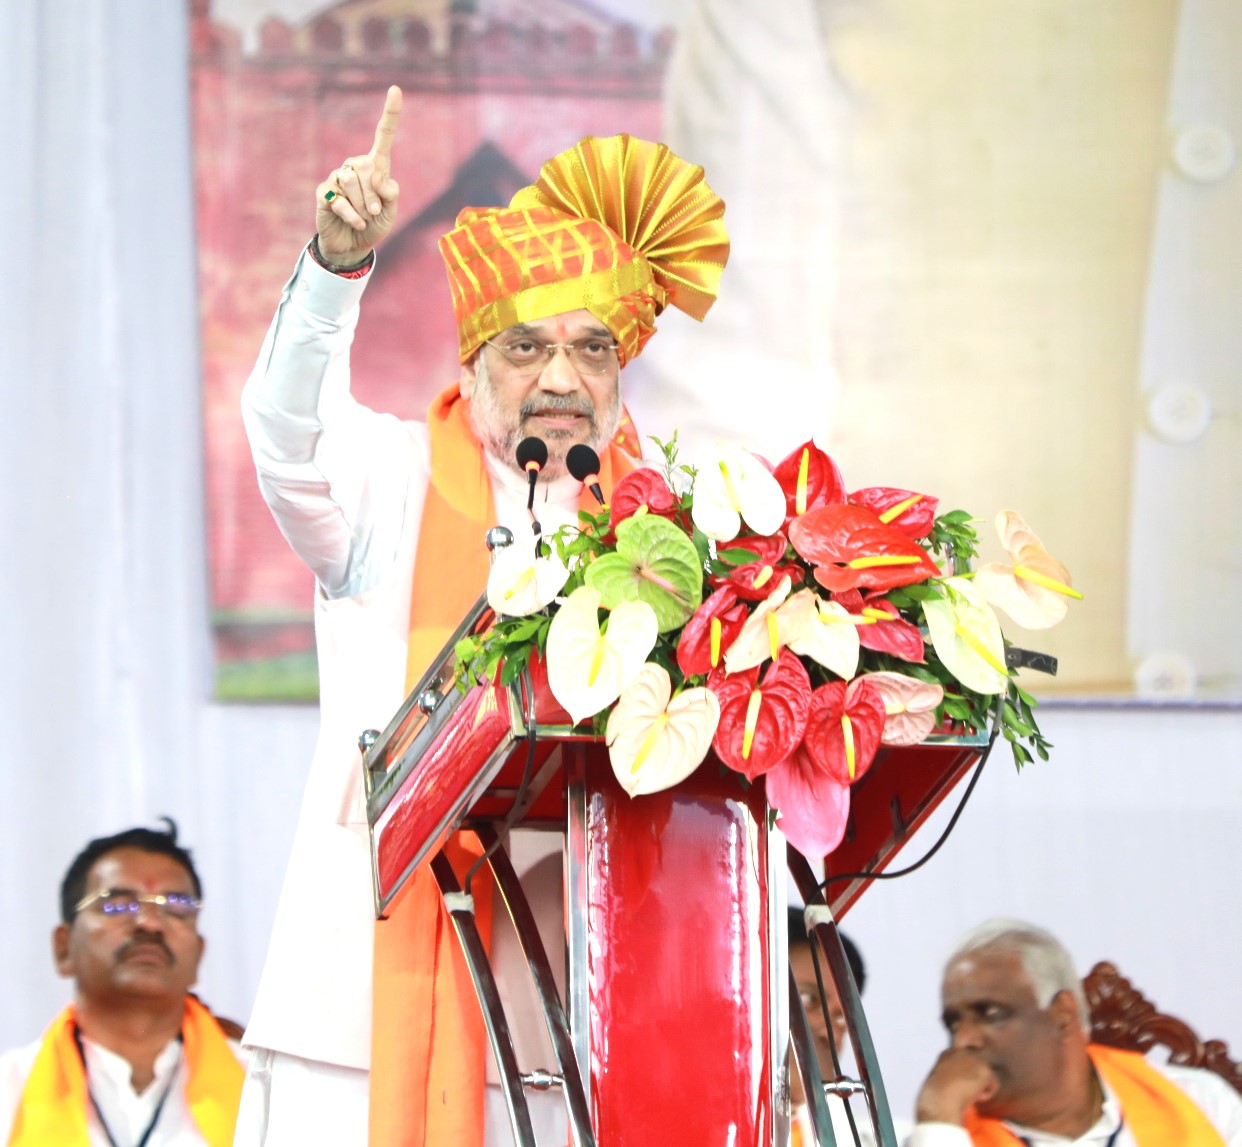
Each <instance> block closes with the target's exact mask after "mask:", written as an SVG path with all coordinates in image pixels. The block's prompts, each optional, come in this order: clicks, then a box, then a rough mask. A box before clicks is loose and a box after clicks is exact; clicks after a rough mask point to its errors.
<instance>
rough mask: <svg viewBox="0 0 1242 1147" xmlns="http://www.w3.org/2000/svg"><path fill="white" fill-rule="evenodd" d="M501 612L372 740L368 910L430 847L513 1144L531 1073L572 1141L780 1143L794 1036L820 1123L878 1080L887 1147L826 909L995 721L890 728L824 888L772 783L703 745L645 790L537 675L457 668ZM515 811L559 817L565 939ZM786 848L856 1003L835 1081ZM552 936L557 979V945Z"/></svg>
mask: <svg viewBox="0 0 1242 1147" xmlns="http://www.w3.org/2000/svg"><path fill="white" fill-rule="evenodd" d="M491 620H492V615H491V612H490V610H489V609H488V607H487V605H486V602H485V601H484V600H483V599H480V601H479V602H478V603H477V604H476V606H475V607H474V609H472V610H471V612H470V613H469V614H468V615H467V617H466V618H465V619H464V620H463V622H462V624H461V626H460V627H459V629H458V631H457V632H456V633H455V634H454V635H453V636H452V638H450V640H449V642H448V643H447V644H446V646H445V648H444V650H443V651H442V653H441V655H440V657H439V658H438V659H437V661H436V663H435V664H433V665H432V666H431V667H430V668H429V669H428V671H427V672H426V674H424V676H423V678H422V680H421V681H420V682H419V684H418V686H417V688H416V689H415V690H414V691H413V692H412V693H411V694H410V696H409V697H408V698H407V700H406V701H405V703H404V704H403V705H402V707H401V708H400V710H398V712H397V713H396V715H395V716H394V717H393V719H392V721H391V722H390V724H389V726H388V728H387V729H385V730H384V731H383V732H382V733H375V732H370V733H367V734H364V735H363V738H362V739H361V744H362V747H363V750H364V758H363V767H364V770H365V777H366V793H367V815H368V821H369V823H370V829H371V856H372V869H373V876H374V883H375V907H376V913H377V915H378V916H379V917H380V918H383V916H384V914H385V911H386V909H387V908H388V906H389V905H390V904H391V903H392V901H393V899H394V898H395V897H396V896H397V895H398V893H399V892H400V890H401V888H402V887H403V885H404V884H405V882H406V881H407V880H408V879H409V877H410V876H411V875H412V874H413V872H414V871H415V870H416V869H417V868H418V867H419V866H420V865H422V864H430V866H431V870H432V872H433V874H434V876H435V878H436V880H437V881H438V883H439V886H440V889H441V892H442V893H443V895H444V898H445V903H446V907H447V908H448V910H449V913H450V916H451V918H452V921H453V924H454V926H455V929H456V931H457V933H458V936H459V939H460V940H461V943H462V945H463V951H464V952H465V955H466V958H467V962H468V965H469V967H470V971H471V975H472V977H473V979H474V984H475V987H476V990H477V993H478V996H479V1000H480V1004H481V1006H482V1009H483V1013H484V1018H485V1021H486V1025H487V1030H488V1035H489V1039H490V1042H491V1046H492V1051H493V1055H494V1056H495V1060H496V1064H497V1068H498V1073H499V1075H500V1078H501V1084H502V1087H503V1089H504V1093H505V1099H506V1104H507V1106H508V1110H509V1115H510V1120H511V1123H512V1126H513V1132H514V1137H515V1140H516V1142H517V1143H518V1144H520V1145H521V1147H536V1141H535V1137H534V1133H533V1130H532V1124H531V1119H530V1115H529V1111H528V1106H527V1099H526V1092H527V1090H528V1089H531V1088H548V1087H556V1088H559V1089H560V1091H561V1093H562V1096H563V1098H564V1102H565V1111H566V1119H567V1124H568V1128H569V1132H570V1136H571V1140H572V1142H573V1143H574V1144H575V1145H576V1147H594V1145H596V1144H598V1145H599V1147H650V1144H652V1143H658V1142H664V1141H666V1140H668V1139H669V1138H670V1137H672V1136H674V1135H675V1138H676V1140H677V1142H679V1143H683V1144H688V1145H696V1147H697V1145H699V1144H702V1145H703V1147H719V1145H720V1144H725V1143H733V1144H738V1145H739V1147H761V1145H762V1147H784V1145H785V1144H788V1142H789V1136H790V1103H789V1069H790V1064H789V1057H790V1052H791V1047H792V1049H793V1050H794V1053H795V1055H796V1058H797V1063H798V1067H799V1070H800V1071H801V1073H802V1078H803V1084H804V1091H805V1094H806V1095H808V1096H810V1097H812V1098H811V1102H810V1108H811V1116H812V1121H813V1124H814V1127H815V1133H816V1136H817V1138H818V1140H819V1142H820V1143H821V1144H835V1143H836V1139H835V1137H834V1133H833V1129H832V1121H831V1118H830V1113H829V1110H828V1099H827V1096H829V1095H837V1096H841V1097H842V1098H843V1099H845V1100H846V1101H848V1100H849V1099H850V1098H851V1097H860V1098H862V1099H864V1100H865V1106H864V1107H863V1109H862V1111H861V1114H863V1115H865V1116H866V1119H867V1121H868V1123H869V1124H870V1126H871V1128H872V1130H873V1134H874V1137H875V1141H876V1142H877V1143H880V1144H882V1145H884V1147H895V1139H894V1135H893V1130H892V1122H891V1119H890V1117H889V1113H888V1105H887V1100H886V1098H885V1094H884V1088H883V1083H882V1080H881V1075H880V1071H879V1066H878V1063H877V1062H876V1057H875V1052H874V1048H873V1045H872V1042H871V1037H870V1033H869V1031H868V1029H867V1023H866V1017H865V1015H864V1013H863V1010H862V1006H861V1004H860V1002H859V998H858V991H857V987H856V986H855V984H854V982H853V978H852V976H851V975H850V971H849V967H848V964H847V962H846V959H845V953H844V949H843V948H842V946H841V942H840V939H839V936H838V934H837V930H836V924H835V920H834V918H833V914H834V913H835V914H836V915H838V916H839V915H840V914H842V913H843V912H844V911H846V910H847V909H848V907H849V906H850V905H851V904H853V903H854V902H855V900H857V898H858V896H860V895H861V894H862V892H863V891H865V889H866V887H867V886H868V885H869V884H870V882H871V879H872V878H873V876H874V874H876V873H879V872H880V871H881V870H882V869H883V868H884V867H885V866H886V865H887V864H888V863H889V862H890V861H891V860H892V858H893V857H894V856H895V855H896V854H897V852H898V851H899V850H900V848H901V847H902V845H903V844H904V843H905V841H906V840H908V838H909V836H910V834H911V833H912V832H913V831H914V830H915V829H917V827H918V826H919V825H920V824H921V823H922V822H923V821H924V820H925V819H926V818H927V816H928V815H930V813H931V811H932V810H933V809H934V808H935V806H936V805H937V804H938V803H939V802H940V800H942V799H943V797H944V796H945V795H946V794H947V793H948V791H949V790H950V789H951V788H952V786H953V785H954V784H956V783H957V781H958V780H960V779H961V777H962V776H963V775H964V774H965V772H966V771H968V770H969V768H970V767H971V766H972V765H973V764H975V763H976V762H979V761H980V760H981V758H982V757H983V756H984V755H985V753H986V745H987V743H988V741H987V738H986V736H979V737H973V738H966V739H943V738H942V739H940V740H939V741H938V742H937V743H935V744H930V745H919V746H915V747H914V748H908V749H891V748H885V749H882V750H881V755H880V757H878V758H877V760H876V762H875V763H874V764H873V765H872V767H871V769H870V770H869V772H868V774H867V775H866V776H865V777H864V778H863V779H862V780H861V781H860V782H859V783H858V784H857V785H856V786H855V788H854V792H853V808H852V812H851V821H850V825H849V828H848V829H847V834H846V840H845V842H844V843H843V844H842V846H841V848H840V849H838V851H837V852H835V853H834V854H833V856H832V857H830V858H829V861H830V868H829V871H830V872H831V871H833V870H835V871H836V872H837V873H853V874H856V875H854V876H851V877H850V879H849V880H848V881H846V880H842V881H839V882H837V883H836V884H834V885H830V888H831V896H830V897H829V899H828V900H827V901H825V899H824V897H823V896H822V895H821V893H820V889H819V887H818V885H817V883H816V879H815V877H814V875H813V874H812V871H811V868H810V866H809V865H808V864H807V862H806V861H805V860H804V859H803V858H802V857H801V856H799V855H798V854H797V853H796V852H794V851H793V850H792V849H787V847H786V845H785V842H784V839H783V837H782V836H781V834H780V833H779V831H777V830H775V829H773V828H771V827H770V824H769V821H770V819H771V818H770V816H769V810H768V807H767V804H766V802H765V800H764V793H763V785H762V784H761V783H759V784H754V785H747V784H746V783H745V782H744V781H743V780H742V779H741V778H740V777H738V776H737V775H736V774H734V773H732V772H731V771H729V770H728V769H726V768H724V767H723V766H722V765H721V764H720V763H719V762H718V761H717V760H716V759H715V757H714V756H712V755H710V754H709V756H708V759H707V760H706V761H704V762H703V764H702V765H701V766H700V767H699V769H698V770H697V771H696V772H695V773H694V774H693V775H692V776H691V777H689V778H687V780H686V781H684V782H683V783H682V784H681V785H679V786H676V787H675V788H674V789H671V790H668V791H666V792H663V793H655V794H651V795H648V796H642V797H638V798H634V799H631V798H630V797H628V796H627V795H626V794H625V792H624V790H622V789H621V788H620V786H619V785H618V784H617V783H616V781H615V779H614V777H613V775H612V770H611V767H610V765H609V763H608V759H607V749H606V748H605V746H604V745H602V744H601V743H600V742H599V741H598V740H597V739H596V738H594V737H593V736H591V734H590V733H589V731H588V732H584V731H583V730H581V729H576V728H574V727H573V726H572V724H571V723H570V721H569V718H568V716H567V715H566V714H565V713H564V712H563V711H562V710H561V709H560V708H559V706H558V705H557V703H556V701H555V700H554V699H553V698H552V697H551V695H550V693H549V692H548V690H547V688H546V682H543V681H541V680H540V679H539V678H538V676H537V675H532V674H529V673H528V674H526V675H524V676H523V677H522V678H521V680H519V682H517V683H516V684H515V685H514V686H512V687H509V688H502V687H500V686H497V685H480V686H477V687H474V688H471V689H469V690H467V691H464V692H463V691H461V690H459V689H457V688H456V687H455V685H454V667H455V660H456V659H455V656H454V652H453V650H454V646H455V645H456V642H457V641H458V640H459V639H460V638H461V637H463V636H465V635H467V634H473V633H481V632H483V631H484V630H485V629H486V628H487V627H488V626H489V625H490V623H491ZM519 823H520V824H523V825H527V826H534V827H541V828H545V829H547V830H549V831H555V832H559V833H560V834H562V839H563V854H564V881H565V883H564V887H565V936H566V946H565V952H564V954H563V956H562V953H554V954H552V956H551V957H549V954H548V953H547V952H546V951H545V949H544V946H543V942H542V940H541V939H540V936H539V933H538V931H537V930H536V928H535V926H534V917H533V914H532V912H531V908H530V905H529V904H528V903H527V901H526V898H525V895H524V894H523V891H522V887H521V885H520V883H519V882H518V880H517V878H516V875H515V873H514V870H513V867H512V865H511V863H510V862H509V857H508V855H507V852H506V851H505V848H504V837H505V834H506V833H507V831H508V829H509V828H510V827H512V826H513V825H515V824H519ZM458 828H468V829H471V830H473V831H474V832H476V833H477V834H478V836H479V838H480V840H481V841H482V843H483V845H484V847H485V849H487V850H488V853H489V857H488V863H489V865H490V868H491V872H492V874H493V876H494V878H495V882H496V887H497V890H498V892H499V894H500V897H501V900H502V902H503V903H504V905H505V907H506V909H507V911H508V914H509V917H510V919H511V920H512V923H513V927H514V931H515V933H516V935H517V938H518V941H519V943H520V946H521V949H522V952H523V954H524V955H525V957H526V960H527V963H528V965H529V968H530V974H531V976H532V979H533V983H534V987H535V991H536V995H537V997H538V999H539V1002H540V1005H541V1008H542V1011H543V1016H544V1021H545V1023H546V1025H547V1029H548V1033H549V1036H550V1040H551V1046H552V1049H553V1058H554V1062H553V1063H551V1064H549V1065H547V1066H544V1067H539V1068H536V1069H533V1070H529V1071H527V1072H526V1073H525V1074H523V1072H522V1070H521V1068H520V1066H519V1064H518V1062H517V1057H516V1055H515V1053H514V1047H513V1041H512V1038H511V1034H510V1031H509V1027H508V1021H507V1020H506V1017H505V1014H504V1009H503V1007H502V1004H501V1000H500V994H499V991H498V990H497V986H496V981H495V978H494V976H493V974H492V970H491V966H490V963H489V961H488V957H487V952H486V950H485V949H484V946H483V944H482V942H481V940H480V936H479V933H478V930H477V928H476V926H475V921H474V916H473V912H472V905H471V902H470V899H469V897H467V896H466V895H464V894H463V892H462V890H461V889H460V888H459V887H458V882H457V879H456V877H455V876H454V873H453V870H452V868H451V866H450V865H449V864H448V862H447V859H445V858H444V857H443V856H441V855H440V850H441V848H442V847H443V845H444V843H445V841H446V840H447V839H448V837H449V835H450V834H451V833H452V832H453V831H455V830H457V829H458ZM787 865H788V868H789V871H790V872H791V873H792V874H793V876H794V879H795V881H796V883H797V885H798V887H799V890H800V892H801V894H802V897H803V900H804V902H805V903H806V904H807V906H808V912H807V919H808V923H809V924H810V925H811V926H812V927H811V928H810V931H811V935H812V938H813V943H814V944H815V945H817V950H818V953H819V954H820V955H821V956H822V957H823V959H822V961H821V967H822V968H823V969H824V971H825V973H826V975H828V976H830V977H831V979H832V980H833V982H834V983H835V985H836V989H837V992H838V994H839V996H840V998H841V1001H842V1004H843V1006H844V1009H845V1013H846V1017H847V1024H848V1028H849V1033H850V1039H851V1042H852V1045H853V1048H854V1053H855V1059H856V1061H857V1063H858V1066H859V1074H860V1077H861V1078H860V1079H857V1080H853V1079H844V1078H841V1077H840V1073H839V1072H837V1073H836V1076H835V1077H834V1078H830V1079H828V1080H824V1078H823V1076H822V1074H821V1072H820V1069H819V1066H818V1064H817V1063H816V1059H815V1054H814V1051H813V1045H812V1043H811V1039H810V1034H809V1028H808V1024H807V1019H806V1015H805V1013H804V1012H803V1009H802V1005H801V1002H800V1000H799V997H798V993H797V992H796V990H791V976H790V974H789V971H788V967H787V963H788V961H787V957H786V942H787V938H786V934H785V929H786V919H787V916H786V894H785V889H786V876H785V869H786V866H787ZM561 958H564V960H565V961H566V972H567V979H566V982H567V999H566V1000H564V1001H562V1000H561V999H560V997H559V995H558V992H557V989H556V987H555V982H554V976H553V970H552V963H551V960H552V959H561ZM854 1110H855V1109H854V1107H851V1108H850V1113H851V1114H850V1119H851V1124H852V1125H853V1121H854V1120H855V1118H856V1116H855V1114H854ZM855 1137H856V1136H855Z"/></svg>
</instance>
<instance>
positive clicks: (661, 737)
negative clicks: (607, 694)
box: [608, 661, 720, 797]
mask: <svg viewBox="0 0 1242 1147" xmlns="http://www.w3.org/2000/svg"><path fill="white" fill-rule="evenodd" d="M672 691H673V683H672V681H671V680H670V678H669V675H668V670H667V669H665V668H664V667H663V666H661V665H656V664H654V663H653V662H650V661H649V662H647V664H646V665H644V666H643V667H642V669H641V670H640V671H639V673H638V676H637V677H636V678H635V679H634V681H633V682H632V683H631V684H630V685H629V686H628V687H627V688H626V689H625V691H624V692H623V693H622V694H621V697H620V699H619V700H618V701H617V703H616V705H614V706H613V709H612V712H611V713H610V714H609V715H608V758H609V760H610V761H611V762H612V771H613V772H614V773H616V775H617V780H618V781H619V782H620V783H621V787H622V788H623V789H625V791H626V792H627V793H629V794H630V796H632V797H633V796H638V795H640V794H642V793H658V792H660V791H661V790H662V789H667V788H671V787H672V786H673V785H675V784H677V783H678V782H679V781H683V780H685V779H686V777H688V776H689V775H690V774H691V773H692V772H694V770H695V769H697V768H698V767H699V765H701V764H702V763H703V758H704V757H706V756H707V750H708V749H710V748H711V745H712V737H714V736H715V734H716V726H717V725H718V724H719V722H720V702H719V701H718V700H717V699H716V694H715V693H713V692H712V691H711V690H710V689H705V688H701V687H700V688H697V689H686V690H684V691H683V692H681V693H678V694H677V696H676V697H673V696H672Z"/></svg>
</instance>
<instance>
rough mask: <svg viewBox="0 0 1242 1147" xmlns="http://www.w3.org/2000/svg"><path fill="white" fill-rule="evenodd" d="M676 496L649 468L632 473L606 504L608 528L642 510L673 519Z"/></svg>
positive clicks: (616, 488) (675, 512) (614, 488)
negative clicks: (607, 508)
mask: <svg viewBox="0 0 1242 1147" xmlns="http://www.w3.org/2000/svg"><path fill="white" fill-rule="evenodd" d="M680 504H681V503H680V502H679V501H678V498H677V495H676V494H674V493H673V491H672V490H670V489H669V488H668V483H667V482H665V481H664V477H663V475H661V474H660V472H659V471H658V470H652V469H651V468H650V467H649V466H640V467H639V468H638V469H637V470H631V471H630V472H629V473H628V474H627V475H626V476H625V477H624V478H622V479H621V481H620V482H618V483H617V484H616V485H615V486H614V487H613V489H612V501H611V502H609V504H608V505H609V517H608V528H609V529H610V530H615V529H616V528H617V523H618V522H623V521H625V519H626V518H632V517H633V516H634V515H635V514H637V513H638V512H639V510H640V509H641V508H642V507H644V506H645V507H646V512H647V513H648V514H656V515H658V516H659V517H661V518H673V517H676V515H677V508H678V506H680Z"/></svg>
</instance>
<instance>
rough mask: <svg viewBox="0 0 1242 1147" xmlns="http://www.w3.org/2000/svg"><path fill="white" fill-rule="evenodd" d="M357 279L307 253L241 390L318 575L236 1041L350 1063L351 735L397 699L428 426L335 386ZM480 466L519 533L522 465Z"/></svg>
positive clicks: (360, 1048) (261, 465) (554, 512)
mask: <svg viewBox="0 0 1242 1147" xmlns="http://www.w3.org/2000/svg"><path fill="white" fill-rule="evenodd" d="M368 282H369V276H368V277H366V278H362V279H344V278H341V277H340V276H337V275H333V274H331V273H330V272H328V271H325V270H324V269H323V268H321V267H319V266H318V265H317V264H316V263H315V262H314V261H313V260H312V259H310V258H309V257H308V256H306V255H305V254H304V255H303V257H302V258H301V259H300V260H299V263H298V267H297V270H296V271H295V273H294V276H293V278H292V279H291V280H290V281H289V282H288V283H287V284H286V285H285V288H284V291H283V293H282V296H281V302H280V306H279V308H278V310H277V312H276V317H275V319H274V320H273V322H272V326H271V328H270V329H269V331H268V334H267V338H266V339H265V340H264V343H263V348H262V351H261V352H260V355H259V360H258V362H257V364H256V366H255V369H254V372H253V373H252V374H251V376H250V379H249V380H248V381H247V383H246V386H245V389H244V391H243V395H242V413H243V418H244V421H245V425H246V433H247V435H248V437H249V439H250V444H251V450H252V452H253V454H254V459H255V464H256V466H257V468H258V474H259V484H260V487H261V489H262V491H263V496H264V498H265V499H266V500H267V503H268V505H269V506H270V507H271V509H272V512H273V514H274V515H275V517H276V521H277V523H278V524H279V526H280V528H281V531H282V533H283V534H284V535H285V537H286V538H287V539H288V540H289V543H290V545H292V546H293V548H294V550H295V551H296V552H297V553H298V555H299V557H301V558H302V560H303V561H304V562H305V563H306V565H307V566H308V567H309V568H310V570H311V572H312V573H313V574H314V575H315V578H316V580H317V583H318V584H317V588H316V593H315V636H316V640H317V643H318V652H319V672H320V709H321V726H320V734H319V742H318V746H317V748H316V752H315V757H314V760H313V761H312V762H311V768H310V775H309V777H308V779H307V785H306V792H305V796H304V798H303V802H302V809H301V813H300V816H299V820H298V827H297V831H296V835H295V839H294V844H293V851H292V855H291V856H290V859H289V867H288V871H287V873H286V876H285V883H284V886H283V889H282V891H281V896H280V903H279V905H278V908H277V912H276V920H275V923H274V926H273V930H272V938H271V944H270V948H269V951H268V956H267V961H266V964H265V966H264V971H263V976H262V979H261V981H260V984H259V990H258V995H257V998H256V1001H255V1006H254V1010H253V1013H252V1015H251V1019H250V1024H249V1026H248V1027H247V1030H246V1037H245V1042H246V1044H247V1045H248V1046H255V1047H263V1048H270V1049H272V1050H274V1051H278V1052H285V1053H289V1054H292V1055H296V1056H300V1057H302V1058H304V1059H308V1060H317V1061H320V1062H324V1063H329V1064H335V1065H339V1066H343V1067H350V1068H364V1069H365V1068H366V1067H368V1065H369V1062H370V1029H371V942H372V929H373V924H374V918H373V910H372V903H373V901H372V892H371V867H370V854H369V846H368V838H367V825H366V814H365V807H364V800H363V786H362V774H361V758H360V756H359V752H358V748H357V739H358V736H359V734H360V733H361V732H363V730H365V729H382V728H384V726H385V725H386V724H387V723H388V720H389V719H390V718H391V716H392V714H393V713H394V711H395V710H396V709H397V707H398V706H399V705H400V703H401V701H402V700H403V698H404V695H405V666H406V643H407V637H408V631H409V605H410V591H411V587H412V585H413V570H414V560H415V555H416V549H417V541H418V534H419V529H420V526H421V521H422V507H423V500H424V497H425V494H426V490H427V483H428V479H429V473H430V446H429V435H428V430H427V427H426V426H425V425H423V424H422V423H404V422H401V421H399V420H398V419H396V418H394V417H392V416H390V415H382V414H377V413H375V412H374V411H371V410H368V409H366V408H365V407H363V406H361V405H360V404H359V403H357V402H356V401H355V400H354V399H353V397H352V396H351V395H350V393H349V348H350V344H351V343H352V341H353V335H354V328H355V325H356V323H357V319H358V307H359V301H360V299H361V297H362V294H363V292H364V290H365V289H366V285H367V283H368ZM487 461H488V469H489V474H490V476H491V481H492V493H493V498H494V502H495V506H496V512H497V518H498V521H499V522H500V523H501V524H504V525H507V526H509V527H510V528H511V529H513V531H514V534H515V537H518V538H522V537H530V536H531V526H530V519H529V516H528V515H527V512H526V490H527V480H526V477H525V475H524V474H522V473H520V472H519V471H518V470H517V469H516V467H515V466H514V465H512V464H511V463H510V462H509V461H507V460H506V461H498V460H496V459H492V458H490V457H489V458H488V460H487ZM581 488H582V487H581V484H580V483H578V482H576V481H575V480H574V479H572V478H569V477H565V478H561V479H556V480H553V481H551V482H548V483H542V484H541V485H540V488H539V490H538V492H537V495H536V496H537V502H536V513H537V514H538V516H539V518H540V521H541V522H542V524H543V526H544V530H545V532H551V531H552V530H555V529H556V528H557V527H558V526H560V525H562V524H564V523H567V522H573V521H576V514H577V506H578V497H579V493H580V491H581ZM479 544H480V546H482V545H483V539H482V538H480V539H479ZM482 589H483V587H482V586H480V587H479V590H480V592H482Z"/></svg>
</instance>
